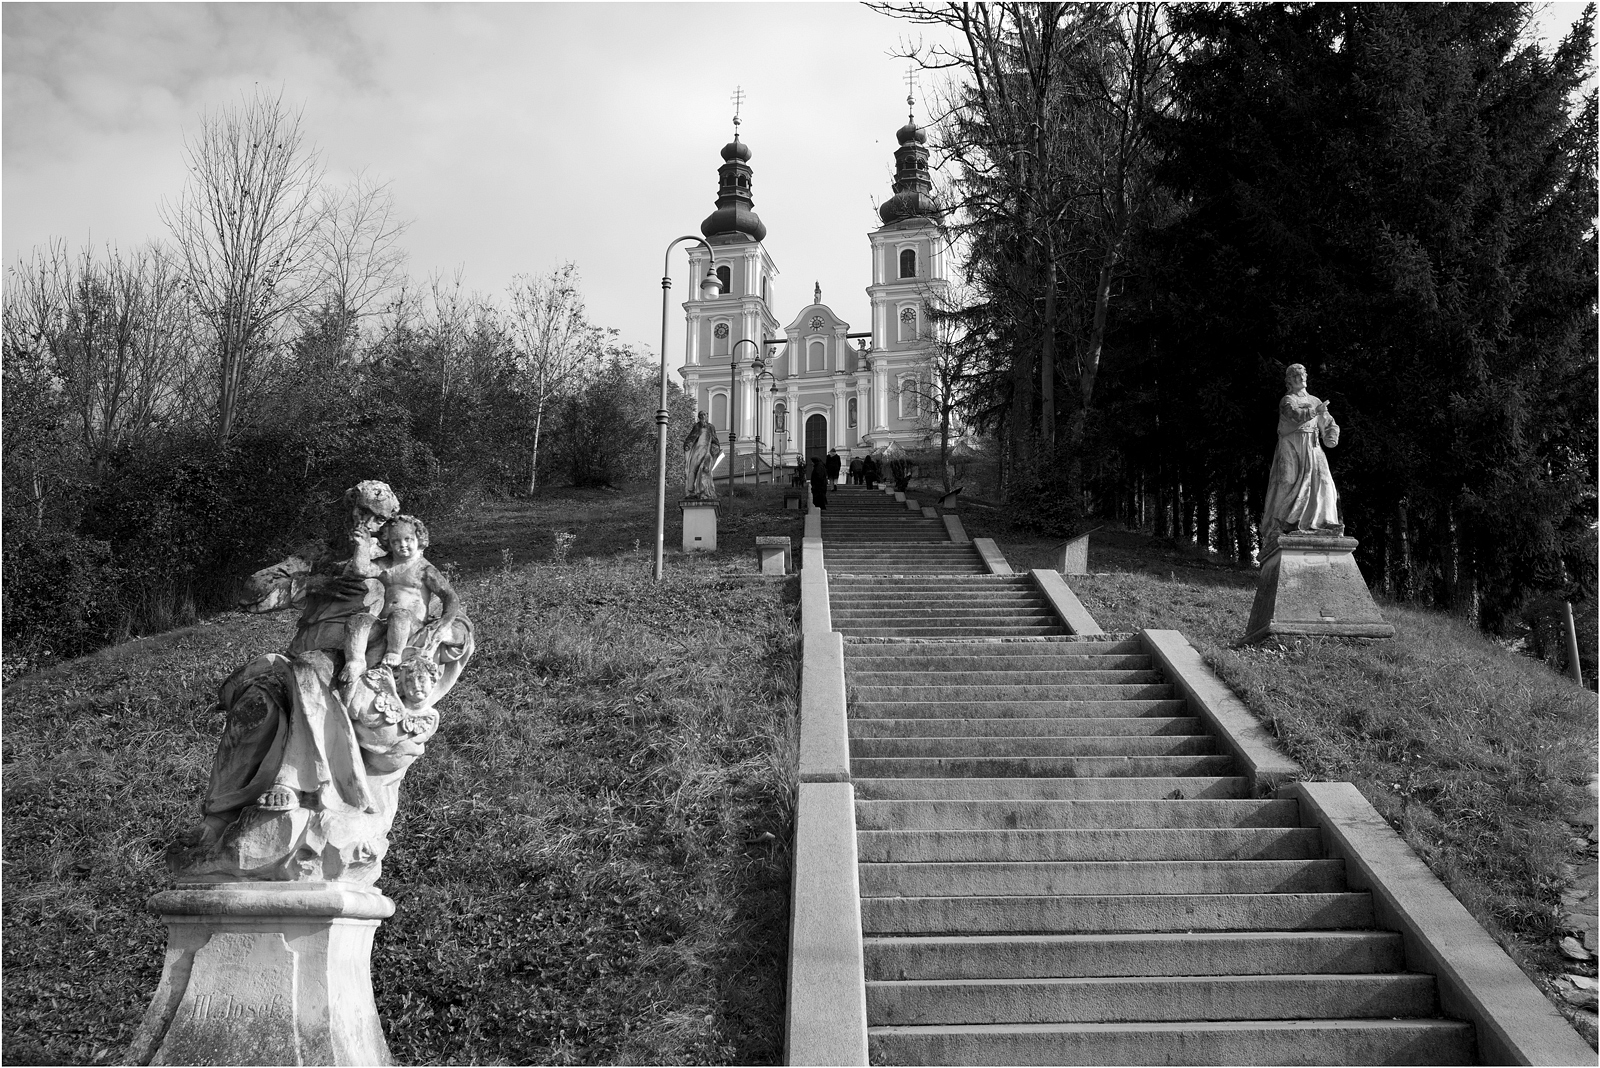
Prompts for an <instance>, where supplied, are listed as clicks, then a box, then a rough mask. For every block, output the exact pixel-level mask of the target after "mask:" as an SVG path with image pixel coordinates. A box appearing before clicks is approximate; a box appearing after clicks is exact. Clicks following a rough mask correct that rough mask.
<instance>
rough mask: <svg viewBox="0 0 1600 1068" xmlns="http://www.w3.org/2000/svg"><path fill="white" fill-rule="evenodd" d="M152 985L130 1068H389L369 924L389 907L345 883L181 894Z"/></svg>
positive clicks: (255, 885)
mask: <svg viewBox="0 0 1600 1068" xmlns="http://www.w3.org/2000/svg"><path fill="white" fill-rule="evenodd" d="M150 907H151V909H152V910H154V911H155V912H158V913H160V914H161V918H162V920H163V921H164V922H165V923H166V925H167V957H166V965H165V967H164V968H163V970H162V973H161V983H160V985H159V986H157V987H156V993H155V997H154V998H152V999H151V1002H150V1008H149V1009H148V1010H146V1012H145V1016H144V1022H143V1023H141V1024H140V1025H139V1030H138V1031H137V1032H136V1033H135V1034H134V1037H133V1044H132V1045H131V1046H129V1048H128V1053H127V1061H128V1063H130V1064H388V1063H389V1047H388V1044H387V1043H385V1042H384V1039H383V1028H382V1027H381V1026H380V1025H379V1023H378V1010H377V1006H376V1005H375V1004H374V1002H373V998H372V975H371V969H370V959H371V954H372V938H373V935H374V934H376V933H377V929H378V924H379V922H381V921H382V920H384V919H386V918H387V917H389V916H391V915H393V913H394V902H392V901H390V900H389V899H388V898H386V897H384V896H383V895H382V894H380V893H378V892H377V891H376V890H369V889H367V888H365V887H361V886H357V885H354V884H341V883H328V882H323V883H316V882H231V883H214V884H187V885H180V886H179V887H178V888H177V889H175V890H167V891H164V892H162V893H159V894H157V895H155V896H154V897H152V898H151V899H150Z"/></svg>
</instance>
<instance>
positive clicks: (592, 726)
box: [0, 487, 798, 1064]
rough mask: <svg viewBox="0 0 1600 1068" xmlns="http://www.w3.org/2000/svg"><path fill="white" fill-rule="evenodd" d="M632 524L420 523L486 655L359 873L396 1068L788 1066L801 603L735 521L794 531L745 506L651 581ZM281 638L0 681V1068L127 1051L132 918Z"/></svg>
mask: <svg viewBox="0 0 1600 1068" xmlns="http://www.w3.org/2000/svg"><path fill="white" fill-rule="evenodd" d="M653 511H654V499H653V493H652V492H651V488H650V487H642V488H641V489H640V490H639V491H638V492H635V493H627V494H621V495H617V494H609V493H599V492H593V493H587V492H586V493H579V492H575V491H565V492H560V493H557V494H554V495H546V496H543V497H541V498H538V499H535V500H533V501H530V502H510V503H504V504H500V505H495V506H491V507H486V508H483V509H480V510H478V511H476V512H474V513H473V515H472V516H470V517H458V518H454V519H440V520H438V521H437V522H435V523H434V535H435V538H434V542H435V544H434V549H433V550H432V551H431V552H430V554H429V555H430V557H431V558H432V559H434V560H435V561H436V562H438V563H440V564H452V563H453V564H454V565H455V568H454V570H455V571H456V573H457V576H458V581H457V585H458V589H459V590H460V591H461V593H462V597H463V601H464V603H465V605H466V607H467V609H468V611H469V612H470V613H471V614H472V616H473V618H474V621H475V622H476V624H477V627H478V634H479V648H478V654H477V657H476V658H475V659H474V660H473V662H472V663H471V664H470V665H469V667H468V669H467V671H466V673H465V674H464V676H463V678H462V681H461V682H460V683H459V684H458V686H457V687H456V689H455V690H454V691H453V692H452V693H451V695H450V696H449V697H448V698H446V701H445V703H444V704H443V705H442V706H441V710H442V712H443V723H442V725H441V728H440V730H439V733H438V735H437V736H436V737H435V738H434V740H433V742H432V743H431V744H430V745H429V748H428V753H427V755H426V756H425V757H424V758H423V759H422V760H420V761H418V762H417V764H415V765H414V766H413V768H412V769H411V772H410V774H409V775H408V776H407V778H406V781H405V784H404V786H403V788H402V791H401V806H400V813H399V816H398V818H397V820H396V822H395V827H394V833H393V835H392V844H391V849H390V852H389V855H388V857H387V858H386V860H385V872H384V875H383V878H382V879H381V880H380V886H381V888H382V889H383V890H384V891H385V892H386V893H388V894H389V895H390V896H391V897H393V898H394V899H395V900H396V902H397V906H398V907H397V911H396V914H395V916H394V918H393V919H392V920H390V921H388V922H386V923H385V924H384V925H383V927H382V928H380V931H379V935H378V941H377V946H376V948H375V950H374V953H373V985H374V988H375V991H376V993H377V997H378V1007H379V1013H380V1015H381V1017H382V1019H383V1020H384V1025H385V1029H386V1033H387V1035H388V1039H389V1044H390V1047H391V1049H392V1051H393V1053H394V1055H395V1057H396V1059H397V1060H398V1061H400V1062H401V1063H513V1062H514V1063H558V1064H578V1063H606V1064H625V1063H705V1064H718V1063H736V1064H760V1063H776V1062H777V1061H778V1060H779V1059H780V1058H781V1056H782V1014H783V982H784V967H785V960H786V956H787V934H788V915H787V898H788V880H789V826H790V816H791V806H792V796H793V783H792V768H793V767H794V749H795V739H796V733H795V710H796V686H797V670H796V669H797V664H796V656H797V631H796V627H795V619H794V617H795V612H796V603H795V602H796V596H797V593H796V589H795V583H794V581H793V580H792V579H790V580H772V579H767V580H763V579H759V578H756V577H755V576H754V571H755V566H754V553H753V552H752V551H751V549H750V548H749V537H748V536H746V533H745V532H747V531H757V532H760V533H785V532H790V528H791V527H797V526H798V522H797V518H796V517H795V516H794V514H793V513H784V512H783V511H782V508H781V498H777V497H774V496H772V495H771V494H770V493H763V494H761V495H760V496H758V497H754V498H751V499H746V500H740V501H739V502H738V503H737V504H736V505H735V506H734V507H733V509H732V515H731V516H729V518H728V519H727V520H726V521H725V522H724V524H723V531H724V538H723V544H724V551H722V552H720V553H717V554H712V555H707V556H697V557H694V558H683V557H677V556H673V557H669V559H668V573H667V578H666V581H664V582H663V583H661V584H659V585H658V584H656V583H654V582H652V581H651V580H650V578H649V573H648V569H649V562H650V545H651V537H652V532H653ZM675 525H676V516H669V527H668V538H669V542H670V540H671V539H672V538H673V537H674V536H675V529H674V528H675ZM556 531H568V532H572V533H574V534H575V535H576V538H575V540H574V541H573V543H572V546H571V549H570V555H571V558H572V559H570V560H560V559H558V557H559V556H560V554H559V553H557V552H556V549H555V546H556V540H555V538H554V533H555V532H556ZM729 532H732V533H733V535H734V536H732V537H729V536H728V533H729ZM795 532H797V531H795ZM635 539H638V540H639V541H640V547H639V549H638V550H637V551H636V550H635V548H634V541H635ZM504 561H510V563H504ZM495 565H499V566H495ZM292 633H293V619H292V617H290V616H288V615H279V616H269V617H246V616H228V617H223V618H220V619H218V620H216V621H214V622H212V623H208V624H204V625H201V626H196V627H191V628H188V629H186V630H183V631H178V632H173V633H170V634H166V635H161V636H158V637H156V638H151V639H144V640H141V641H138V642H131V643H128V644H126V645H123V646H119V647H116V648H113V649H109V650H105V651H103V652H101V653H99V654H96V655H94V656H91V657H86V658H84V659H81V660H78V661H74V662H71V663H67V664H62V665H59V666H57V667H56V668H53V669H50V670H48V671H45V672H40V673H37V674H35V675H31V676H28V677H25V678H22V679H18V680H16V681H14V682H12V683H11V684H10V685H8V686H6V687H5V691H4V698H5V705H4V727H5V732H4V742H3V749H0V760H3V763H4V779H3V787H4V811H3V831H4V850H3V858H4V889H5V897H4V911H3V916H0V925H3V945H0V953H3V966H4V969H5V979H6V982H5V985H4V991H3V1006H4V1012H3V1041H4V1055H5V1060H6V1061H7V1062H8V1063H14V1064H24V1063H115V1062H118V1061H119V1060H120V1059H121V1057H122V1052H123V1049H124V1048H125V1046H126V1043H127V1041H128V1039H129V1037H130V1036H131V1034H132V1031H133V1029H134V1027H135V1026H137V1023H138V1020H139V1018H140V1016H141V1015H142V1013H143V1011H144V1008H145V1005H146V1003H147V1001H148V999H149V996H150V994H151V992H152V991H153V990H154V988H155V984H156V981H157V979H158V978H159V976H160V970H161V957H162V952H163V947H164V944H165V931H164V929H163V928H162V927H161V925H160V923H159V921H158V920H157V918H156V917H155V916H153V915H151V914H149V913H148V912H147V911H146V909H145V906H144V902H145V900H146V899H147V898H148V897H149V895H150V894H152V893H154V892H155V891H157V890H159V889H161V888H163V887H164V886H165V885H167V882H168V879H167V876H166V873H165V870H164V868H163V865H162V859H161V852H162V849H163V848H164V846H165V844H166V842H167V841H168V840H170V839H171V838H172V837H173V836H174V835H175V834H176V833H178V832H179V831H180V830H182V829H183V828H185V827H186V826H188V825H189V824H190V823H191V822H192V821H193V819H194V818H195V817H196V806H197V804H198V799H199V794H200V791H201V789H202V787H203V784H204V782H205V778H206V774H207V772H208V770H209V767H210V761H211V754H212V751H213V749H214V747H215V743H216V738H217V735H218V733H219V731H220V728H221V725H222V721H221V717H220V716H219V715H218V714H216V713H215V712H214V711H213V708H212V705H213V702H214V695H215V688H216V686H217V684H218V683H219V682H220V681H221V680H222V679H223V678H224V677H225V676H226V675H227V674H228V673H229V672H230V671H232V670H233V668H234V667H236V666H237V665H239V664H240V663H242V662H244V661H245V660H246V659H248V658H249V657H251V656H253V655H255V654H257V653H259V652H262V651H269V650H276V649H281V648H283V647H284V645H285V644H286V643H287V641H288V639H289V638H290V636H291V635H292Z"/></svg>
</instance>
